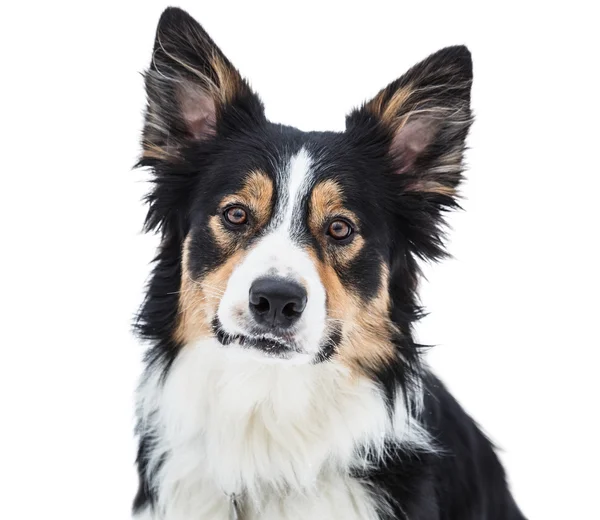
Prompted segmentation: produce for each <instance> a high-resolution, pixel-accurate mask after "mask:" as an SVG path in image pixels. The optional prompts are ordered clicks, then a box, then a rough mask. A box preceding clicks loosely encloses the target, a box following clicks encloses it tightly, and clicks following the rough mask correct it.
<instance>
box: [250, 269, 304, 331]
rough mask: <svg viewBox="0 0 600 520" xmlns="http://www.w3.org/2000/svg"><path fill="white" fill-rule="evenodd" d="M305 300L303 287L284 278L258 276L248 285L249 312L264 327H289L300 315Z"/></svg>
mask: <svg viewBox="0 0 600 520" xmlns="http://www.w3.org/2000/svg"><path fill="white" fill-rule="evenodd" d="M306 300H307V295H306V290H305V289H304V287H302V286H301V285H300V284H297V283H296V282H292V281H289V280H285V279H284V278H259V279H258V280H255V281H254V283H253V284H252V286H251V287H250V312H251V313H252V315H253V316H254V319H255V320H256V322H257V323H258V324H260V325H262V326H264V327H269V328H282V329H285V328H288V327H291V326H292V325H293V324H294V323H296V322H297V321H298V319H299V318H300V316H302V312H303V311H304V308H305V307H306Z"/></svg>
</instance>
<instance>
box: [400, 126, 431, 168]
mask: <svg viewBox="0 0 600 520" xmlns="http://www.w3.org/2000/svg"><path fill="white" fill-rule="evenodd" d="M437 130H438V125H437V124H436V121H435V120H433V119H431V118H417V119H413V120H409V121H408V122H406V123H405V124H404V125H403V126H402V127H401V128H400V129H399V130H398V131H397V132H396V135H395V136H394V138H393V139H392V147H391V152H392V154H393V155H394V156H395V157H397V158H398V160H399V164H400V169H399V170H398V172H397V173H404V172H406V171H408V170H410V169H411V168H412V167H413V166H414V164H415V161H416V160H417V159H418V157H419V156H420V155H421V154H422V153H423V152H424V151H425V150H426V149H427V147H428V146H429V145H430V144H431V143H432V141H433V139H434V138H435V134H436V133H437Z"/></svg>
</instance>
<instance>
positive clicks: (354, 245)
mask: <svg viewBox="0 0 600 520" xmlns="http://www.w3.org/2000/svg"><path fill="white" fill-rule="evenodd" d="M145 79H146V88H147V98H148V105H147V111H146V119H145V126H144V131H143V155H142V159H141V161H140V164H141V165H143V166H147V167H150V168H151V169H152V171H153V173H154V175H155V178H154V188H153V191H152V192H151V193H150V194H149V196H148V202H149V206H150V209H149V214H148V219H147V228H148V229H160V231H161V233H162V245H161V249H160V252H159V256H158V258H157V266H156V269H155V272H154V277H153V279H152V282H151V284H150V288H149V296H148V299H147V301H146V304H145V306H144V308H143V310H142V313H141V328H142V332H143V334H145V335H146V336H149V337H151V338H154V339H159V340H160V341H161V342H162V347H161V348H163V349H164V350H168V349H170V350H171V351H175V350H177V349H178V348H182V346H184V345H186V344H190V343H193V342H195V341H197V340H199V339H202V338H206V337H216V338H218V339H219V341H220V342H221V343H222V344H223V348H224V349H230V350H231V352H235V353H236V355H237V353H239V355H251V356H253V357H258V358H260V359H263V360H265V361H269V360H271V361H272V360H277V361H285V362H297V363H317V362H323V361H325V360H328V359H330V358H335V359H338V360H340V362H341V363H343V364H345V365H346V366H347V367H349V368H350V369H357V370H363V371H364V370H368V369H370V368H372V367H382V366H386V364H388V362H389V361H391V360H393V359H395V358H397V357H398V356H399V355H400V356H402V357H404V358H408V357H410V356H411V353H410V352H409V351H408V350H406V349H410V345H412V343H411V342H410V341H409V339H410V326H411V325H410V324H411V322H412V321H413V320H414V319H416V317H418V313H419V311H418V307H417V305H416V299H415V298H416V297H415V291H416V285H417V276H418V270H417V265H416V260H417V259H418V258H428V259H436V258H438V257H440V256H442V255H443V249H442V238H443V235H442V229H443V213H444V211H445V210H447V209H449V208H452V207H454V206H455V205H456V195H457V193H456V190H457V186H458V184H459V182H460V181H461V171H462V156H463V150H464V142H465V138H466V136H467V132H468V129H469V126H470V123H471V112H470V87H471V79H472V66H471V58H470V54H469V51H468V50H467V49H466V48H465V47H450V48H446V49H443V50H441V51H439V52H437V53H435V54H433V55H432V56H430V57H429V58H427V59H426V60H424V61H423V62H421V63H419V64H418V65H416V66H415V67H413V68H412V69H410V70H409V71H408V72H407V73H406V74H405V75H404V76H402V77H401V78H400V79H398V80H396V81H394V82H393V83H391V84H390V85H388V86H387V87H386V88H384V89H383V90H382V91H380V92H379V93H378V94H377V95H376V96H375V97H374V98H373V99H372V100H371V101H369V102H367V103H365V104H364V105H363V106H361V107H360V108H358V109H356V110H354V111H353V112H351V113H350V114H349V116H348V117H347V125H346V130H345V131H344V132H341V133H333V132H309V133H305V132H301V131H299V130H296V129H294V128H291V127H287V126H283V125H279V124H274V123H271V122H269V121H268V120H267V119H266V117H265V114H264V110H263V105H262V103H261V101H260V99H259V98H258V96H257V95H256V94H255V93H254V92H253V91H252V90H251V88H250V86H249V85H248V83H246V81H245V80H244V79H243V78H242V77H241V75H240V74H239V72H238V71H237V70H236V69H235V68H234V67H233V65H232V64H231V63H230V62H229V60H228V59H227V58H226V57H225V56H224V55H223V53H222V52H221V51H220V50H219V48H218V47H217V46H216V45H215V43H214V42H213V41H212V40H211V38H210V37H209V36H208V35H207V34H206V32H205V31H204V30H203V29H202V27H201V26H200V25H199V24H198V23H197V22H195V21H194V20H193V19H192V18H191V17H190V16H189V15H187V14H186V13H185V12H183V11H181V10H178V9H168V10H167V11H165V13H164V14H163V16H162V18H161V20H160V23H159V26H158V30H157V34H156V42H155V46H154V52H153V56H152V62H151V65H150V67H149V69H148V71H147V72H146V75H145ZM402 338H404V339H402ZM407 342H408V343H407ZM409 343H410V345H409ZM407 345H408V346H407ZM403 348H404V349H405V351H404V352H402V349H403Z"/></svg>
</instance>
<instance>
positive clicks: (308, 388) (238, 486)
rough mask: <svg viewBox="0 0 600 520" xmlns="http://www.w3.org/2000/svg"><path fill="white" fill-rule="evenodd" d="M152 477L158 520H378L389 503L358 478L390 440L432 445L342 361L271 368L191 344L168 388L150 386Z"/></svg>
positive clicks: (145, 391) (142, 401)
mask: <svg viewBox="0 0 600 520" xmlns="http://www.w3.org/2000/svg"><path fill="white" fill-rule="evenodd" d="M138 405H139V414H140V416H141V417H142V429H143V431H146V432H152V434H153V438H154V446H153V450H152V455H151V460H150V465H149V468H148V471H149V472H152V473H155V476H154V479H153V482H154V484H155V486H156V491H157V494H158V507H157V512H156V513H154V514H150V512H147V513H146V515H147V516H146V517H144V516H140V518H144V520H146V518H148V520H150V519H151V520H158V519H160V520H213V519H214V520H223V519H227V518H229V516H228V515H229V514H230V508H231V505H230V501H229V499H228V497H227V494H231V493H235V494H237V495H239V496H241V497H242V503H243V514H242V515H241V518H240V520H255V519H258V518H260V519H262V520H275V519H278V520H292V519H293V520H300V519H314V520H333V519H339V518H344V519H346V520H354V519H356V520H358V519H361V520H375V519H377V518H378V514H377V508H378V507H385V504H382V503H381V500H375V498H374V497H373V495H372V494H370V493H369V490H368V489H367V488H366V487H365V486H364V485H363V484H361V483H359V482H358V481H357V480H354V479H352V478H351V477H349V472H350V470H351V469H352V468H356V467H360V466H361V465H362V464H364V461H363V460H361V459H360V458H359V457H358V455H357V447H363V448H368V449H369V450H370V451H371V452H372V453H375V454H377V453H379V452H381V450H382V449H383V443H384V441H385V440H386V439H390V438H394V439H395V440H396V441H397V442H407V443H414V442H417V443H422V442H424V440H425V439H424V438H423V436H422V432H421V431H420V430H419V428H418V426H417V425H416V424H414V423H412V424H413V425H412V426H409V425H410V424H411V423H408V421H407V415H406V410H405V407H404V405H403V403H401V402H399V403H397V406H396V407H395V413H394V416H393V417H392V418H391V417H390V414H389V413H388V411H387V408H386V404H385V401H384V399H383V397H382V394H381V392H380V391H379V389H378V388H377V387H376V386H375V385H374V384H373V383H372V382H370V381H368V380H367V379H365V378H357V377H353V376H352V375H350V374H349V372H348V371H347V370H346V369H344V368H343V367H341V366H339V365H338V364H336V363H334V362H330V363H324V364H322V365H296V366H289V365H286V364H284V363H277V364H266V363H265V362H264V361H263V360H259V359H255V358H253V357H252V356H251V355H249V354H245V353H244V351H242V350H241V349H238V348H237V347H223V346H221V345H220V344H218V343H217V342H216V341H214V340H207V341H203V342H199V343H197V344H194V345H188V346H186V347H185V348H184V349H183V350H182V352H181V353H180V354H179V356H178V357H177V359H176V360H175V362H174V364H173V366H172V367H171V369H170V370H169V373H168V375H167V377H166V378H165V379H164V381H161V380H160V374H159V373H158V372H156V373H153V372H149V373H147V374H146V375H145V378H144V380H143V382H142V384H141V386H140V391H139V403H138Z"/></svg>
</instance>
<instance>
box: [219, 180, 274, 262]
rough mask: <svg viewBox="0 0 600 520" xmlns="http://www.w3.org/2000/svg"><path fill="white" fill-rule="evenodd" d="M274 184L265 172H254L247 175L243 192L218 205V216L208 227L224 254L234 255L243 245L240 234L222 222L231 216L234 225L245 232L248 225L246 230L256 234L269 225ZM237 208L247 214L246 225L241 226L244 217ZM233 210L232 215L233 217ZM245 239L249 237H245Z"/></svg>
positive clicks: (232, 195)
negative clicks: (239, 246)
mask: <svg viewBox="0 0 600 520" xmlns="http://www.w3.org/2000/svg"><path fill="white" fill-rule="evenodd" d="M240 206H241V207H240ZM272 206H273V181H272V180H271V178H270V177H269V176H268V175H267V174H266V173H264V172H261V171H258V170H255V171H252V172H250V173H249V174H248V176H247V177H246V179H245V181H244V184H243V186H242V188H241V189H240V190H239V191H238V192H236V193H232V194H230V195H227V196H226V197H225V198H224V199H223V200H222V201H221V202H220V204H219V207H218V209H217V211H216V215H212V216H211V217H210V219H209V227H210V229H211V231H212V234H213V236H214V238H215V240H216V242H217V244H218V245H219V246H220V247H221V249H222V250H224V251H231V252H232V251H234V250H235V249H236V248H237V247H238V245H239V244H240V233H234V232H232V229H231V226H229V227H228V226H227V225H226V223H225V222H223V219H224V217H225V218H227V217H226V216H225V213H228V214H229V215H230V216H231V217H233V220H230V222H231V224H232V225H239V226H240V229H241V230H244V228H243V227H242V224H245V223H248V224H250V225H249V226H247V227H246V230H247V231H248V232H252V231H256V230H257V229H260V228H262V227H264V226H266V225H267V223H268V222H269V219H270V218H271V213H272V211H273V207H272ZM235 208H239V209H241V210H242V211H244V212H245V218H246V221H244V222H242V220H243V219H241V214H240V213H239V212H238V213H237V216H236V211H235ZM230 210H231V211H232V212H233V214H232V213H230ZM242 235H243V236H245V235H246V233H243V234H242Z"/></svg>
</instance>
